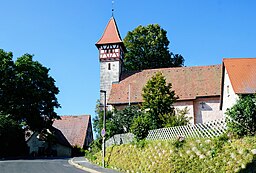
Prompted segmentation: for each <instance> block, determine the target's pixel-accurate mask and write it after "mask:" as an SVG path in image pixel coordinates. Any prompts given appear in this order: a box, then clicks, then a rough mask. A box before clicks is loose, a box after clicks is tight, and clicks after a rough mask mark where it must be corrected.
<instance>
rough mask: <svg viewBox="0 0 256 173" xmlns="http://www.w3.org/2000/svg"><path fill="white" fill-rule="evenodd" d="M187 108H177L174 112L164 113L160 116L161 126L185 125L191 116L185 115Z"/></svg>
mask: <svg viewBox="0 0 256 173" xmlns="http://www.w3.org/2000/svg"><path fill="white" fill-rule="evenodd" d="M187 114H188V108H187V107H185V108H184V109H181V110H180V109H177V110H176V112H173V113H168V114H164V115H162V116H161V120H162V122H163V127H174V126H185V125H187V124H188V123H189V121H190V119H191V118H192V117H187V116H186V115H187Z"/></svg>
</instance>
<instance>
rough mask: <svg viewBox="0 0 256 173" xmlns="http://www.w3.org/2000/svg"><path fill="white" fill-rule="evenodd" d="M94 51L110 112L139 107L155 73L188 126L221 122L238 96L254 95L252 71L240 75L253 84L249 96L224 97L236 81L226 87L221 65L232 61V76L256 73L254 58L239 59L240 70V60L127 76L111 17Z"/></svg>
mask: <svg viewBox="0 0 256 173" xmlns="http://www.w3.org/2000/svg"><path fill="white" fill-rule="evenodd" d="M96 47H97V48H98V50H99V61H100V90H103V91H106V103H107V106H108V108H110V109H111V108H116V109H118V110H120V109H123V108H124V107H126V106H128V105H137V104H140V103H142V102H143V99H142V95H141V94H142V88H143V87H144V85H145V84H146V83H147V81H148V80H149V79H150V78H151V77H152V76H153V75H154V74H156V73H157V72H161V73H162V74H163V75H164V76H165V78H166V82H167V83H171V84H172V89H173V90H174V91H175V94H176V96H178V100H177V101H176V102H175V103H174V105H173V106H174V108H175V109H184V108H185V107H187V108H188V110H189V112H188V114H187V116H188V117H191V120H190V123H191V124H196V123H206V122H209V121H213V120H216V119H220V118H223V117H224V112H225V110H226V109H227V108H229V107H231V106H232V105H233V104H235V102H236V100H237V99H238V95H239V94H240V95H243V94H253V93H255V92H256V71H255V70H253V71H251V70H247V73H248V74H243V75H250V76H251V78H250V79H249V82H251V81H254V82H253V83H252V84H251V83H250V85H249V86H248V87H249V88H250V90H249V91H250V92H245V93H243V92H242V93H237V96H233V97H232V98H231V97H230V95H227V94H225V93H226V92H227V91H226V90H227V87H224V85H228V90H231V89H232V87H233V85H232V83H235V82H236V77H233V78H232V80H233V81H231V82H230V81H229V82H230V84H226V83H227V79H226V78H228V79H229V77H227V76H228V75H229V74H228V73H227V70H228V69H227V66H225V65H224V64H227V62H229V63H231V64H232V62H234V61H235V62H236V69H235V70H234V69H233V71H232V72H233V73H235V72H237V71H238V72H239V69H243V68H246V67H247V66H248V65H249V66H250V69H256V58H240V61H243V64H242V66H241V63H240V61H239V60H238V61H237V59H236V58H231V59H229V61H228V60H225V59H224V60H223V64H220V65H209V66H192V67H172V68H159V69H147V70H142V71H139V72H136V73H133V74H129V75H127V73H124V69H123V59H124V54H125V52H126V49H125V45H124V43H123V42H122V39H121V36H120V33H119V31H118V27H117V23H116V21H115V18H114V17H111V18H110V20H109V22H108V24H107V26H106V28H105V30H104V32H103V35H102V37H101V38H100V39H99V41H98V42H97V43H96ZM247 69H248V68H247ZM225 74H226V75H225ZM233 75H234V76H236V74H233ZM241 80H242V81H240V82H243V78H241ZM238 85H239V84H238ZM245 85H246V86H247V84H245ZM246 86H245V87H246ZM246 91H248V89H247V90H246ZM228 92H230V91H228ZM230 99H231V100H230ZM100 103H101V104H104V93H100ZM229 103H230V104H229ZM226 105H228V106H226ZM223 107H224V108H225V110H224V109H223Z"/></svg>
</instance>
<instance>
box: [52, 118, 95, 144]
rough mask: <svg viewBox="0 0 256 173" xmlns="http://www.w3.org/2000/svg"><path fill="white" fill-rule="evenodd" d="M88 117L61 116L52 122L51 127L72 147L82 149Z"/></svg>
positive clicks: (88, 121) (89, 119)
mask: <svg viewBox="0 0 256 173" xmlns="http://www.w3.org/2000/svg"><path fill="white" fill-rule="evenodd" d="M90 121H91V116H90V115H80V116H61V119H60V120H55V121H54V122H53V127H55V128H57V129H59V130H60V131H61V132H62V133H63V135H64V136H65V137H66V139H67V140H68V142H69V143H70V144H71V145H72V146H79V147H81V148H83V147H84V143H85V139H86V133H87V128H88V125H89V123H90Z"/></svg>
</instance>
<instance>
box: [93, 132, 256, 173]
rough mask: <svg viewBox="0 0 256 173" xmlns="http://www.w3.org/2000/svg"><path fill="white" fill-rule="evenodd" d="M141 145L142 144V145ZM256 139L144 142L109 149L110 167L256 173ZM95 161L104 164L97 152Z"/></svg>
mask: <svg viewBox="0 0 256 173" xmlns="http://www.w3.org/2000/svg"><path fill="white" fill-rule="evenodd" d="M141 143H142V144H141ZM253 149H256V136H253V137H245V138H242V139H233V140H229V139H228V138H226V137H220V138H216V139H203V138H202V139H196V140H191V139H190V140H189V139H187V140H186V139H185V141H182V145H177V141H146V142H145V141H144V142H140V143H133V144H123V145H120V146H112V147H109V148H107V152H106V160H105V162H106V163H107V165H108V167H110V168H112V169H117V170H119V171H121V172H131V173H132V172H134V173H137V172H209V173H211V172H212V173H214V172H218V173H219V172H256V163H255V162H256V155H254V154H253V153H252V150H253ZM94 156H95V159H93V160H92V161H93V162H94V163H96V164H99V165H100V164H101V161H102V160H101V159H102V155H101V153H100V152H99V153H96V154H95V155H94Z"/></svg>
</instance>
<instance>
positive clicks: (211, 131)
mask: <svg viewBox="0 0 256 173" xmlns="http://www.w3.org/2000/svg"><path fill="white" fill-rule="evenodd" d="M225 131H226V121H225V119H224V118H222V119H218V120H214V121H211V122H207V123H204V124H194V125H187V126H177V127H170V128H162V129H156V130H150V131H149V134H148V136H147V138H146V139H147V140H166V139H176V138H177V137H178V136H183V137H185V138H213V137H216V136H219V135H221V134H223V133H224V132H225Z"/></svg>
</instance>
